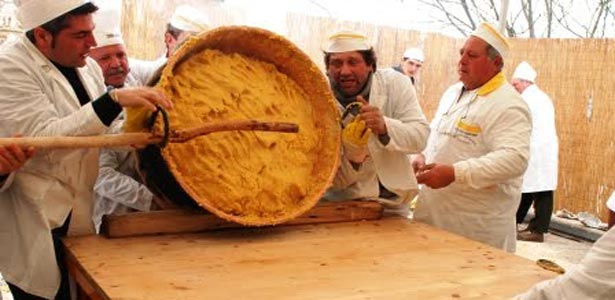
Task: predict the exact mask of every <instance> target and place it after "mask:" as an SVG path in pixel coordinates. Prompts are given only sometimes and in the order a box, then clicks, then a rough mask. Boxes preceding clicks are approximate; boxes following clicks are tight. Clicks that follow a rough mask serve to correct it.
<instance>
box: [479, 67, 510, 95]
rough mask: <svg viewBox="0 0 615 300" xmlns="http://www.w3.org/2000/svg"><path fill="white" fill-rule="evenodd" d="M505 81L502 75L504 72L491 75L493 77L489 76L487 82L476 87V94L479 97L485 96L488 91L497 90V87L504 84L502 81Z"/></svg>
mask: <svg viewBox="0 0 615 300" xmlns="http://www.w3.org/2000/svg"><path fill="white" fill-rule="evenodd" d="M506 82H507V81H506V77H504V73H502V72H500V73H498V74H496V75H495V76H493V78H491V79H490V80H489V81H487V83H485V84H483V86H481V87H480V88H479V89H478V91H477V92H476V94H477V95H478V96H481V97H482V96H486V95H488V94H489V93H491V92H493V91H495V90H497V89H498V88H499V87H501V86H502V85H504V83H506Z"/></svg>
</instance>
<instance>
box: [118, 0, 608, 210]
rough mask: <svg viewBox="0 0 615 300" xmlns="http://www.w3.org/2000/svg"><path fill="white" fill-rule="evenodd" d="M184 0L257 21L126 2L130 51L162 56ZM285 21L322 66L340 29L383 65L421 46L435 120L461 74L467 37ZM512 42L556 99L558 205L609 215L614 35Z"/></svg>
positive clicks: (515, 54)
mask: <svg viewBox="0 0 615 300" xmlns="http://www.w3.org/2000/svg"><path fill="white" fill-rule="evenodd" d="M181 3H189V4H191V5H193V6H194V7H196V8H197V9H200V10H201V11H202V12H203V13H204V14H205V15H207V16H208V17H209V20H210V22H211V23H212V25H213V26H223V25H237V24H250V25H258V24H254V23H253V22H252V23H251V22H250V21H249V20H248V18H247V15H248V14H247V12H246V11H244V10H242V9H240V8H229V7H226V6H224V5H223V4H220V3H219V2H217V1H196V0H193V1H180V0H168V1H163V0H147V1H146V0H124V1H123V12H124V14H123V20H122V28H123V32H124V39H125V40H126V44H127V47H128V49H129V53H130V55H131V56H133V57H137V58H142V59H154V58H156V57H158V56H159V55H161V53H162V51H163V49H164V44H163V33H164V30H165V26H166V22H167V20H168V19H169V18H170V16H171V14H172V13H173V9H174V7H175V6H176V5H178V4H181ZM285 19H286V20H285V29H282V30H280V29H276V30H278V33H280V34H282V35H285V36H286V37H287V38H289V39H290V40H292V41H293V42H294V43H296V44H297V45H298V46H299V47H300V48H301V49H303V50H304V51H305V52H306V53H307V54H308V55H309V56H310V57H311V58H312V59H313V60H314V62H315V63H316V64H317V65H318V66H320V67H321V68H324V66H323V62H322V50H321V49H322V45H324V44H325V41H326V38H327V36H328V35H329V34H330V33H332V32H334V31H337V30H339V29H354V30H360V31H362V32H364V33H366V34H367V35H368V36H370V37H371V38H372V39H373V42H374V46H375V49H376V53H377V54H378V66H379V67H381V68H384V67H390V66H393V65H396V64H397V63H398V61H399V59H400V56H401V53H403V51H404V50H405V49H406V48H407V47H414V46H420V47H422V48H423V49H424V51H425V54H426V62H425V64H424V67H423V70H422V71H421V72H422V73H421V77H420V80H419V86H418V96H419V100H420V102H421V105H422V107H423V110H424V111H425V114H426V115H427V117H428V118H430V119H431V117H432V116H433V114H434V113H435V110H436V108H437V104H438V101H439V99H440V96H441V95H442V93H443V92H444V90H445V89H446V88H447V87H448V86H449V85H450V84H452V83H454V82H455V81H456V80H457V76H456V74H455V69H456V62H457V58H458V56H459V55H458V50H459V48H460V47H461V46H462V45H463V39H455V38H450V37H447V36H443V35H440V34H434V33H421V32H417V31H412V30H406V29H398V28H391V27H383V26H377V25H374V24H367V23H360V22H348V21H339V20H333V19H329V18H318V17H310V16H303V15H298V14H289V15H287V16H286V18H285ZM280 31H283V32H280ZM511 45H512V50H511V51H510V54H509V56H508V57H507V58H506V60H505V63H506V66H505V73H506V74H507V76H508V77H509V78H510V76H511V75H512V72H513V71H514V68H515V67H516V66H517V64H518V63H519V62H521V61H523V60H526V61H528V62H529V63H530V64H531V65H532V66H533V67H534V68H535V69H536V70H537V71H538V78H537V85H538V86H539V87H540V88H541V89H542V90H544V91H545V92H546V93H547V94H548V95H549V96H551V98H552V100H553V101H554V105H555V112H556V122H557V131H558V136H559V142H560V145H559V146H560V153H559V184H558V189H557V191H556V194H555V209H561V208H566V209H568V210H570V211H572V212H575V213H578V212H581V211H587V212H590V213H593V214H595V215H598V216H600V217H601V219H602V220H603V221H605V220H606V218H607V210H606V207H605V203H606V201H607V199H608V197H609V196H610V194H611V192H612V191H613V189H614V188H615V168H613V167H612V165H611V162H612V160H614V159H615V145H614V140H615V139H614V138H615V136H614V135H615V133H614V132H615V130H614V129H615V117H614V116H613V115H614V113H615V101H613V100H614V99H613V98H615V97H614V96H613V95H614V94H615V91H614V87H615V76H613V75H612V72H613V70H614V69H615V40H608V39H600V40H584V39H531V40H530V39H512V40H511ZM589 112H591V114H589Z"/></svg>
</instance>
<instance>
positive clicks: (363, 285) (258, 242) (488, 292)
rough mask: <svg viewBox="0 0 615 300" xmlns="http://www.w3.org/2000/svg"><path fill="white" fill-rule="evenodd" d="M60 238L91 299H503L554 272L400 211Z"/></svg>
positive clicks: (551, 275)
mask: <svg viewBox="0 0 615 300" xmlns="http://www.w3.org/2000/svg"><path fill="white" fill-rule="evenodd" d="M65 245H66V248H67V251H68V265H69V270H70V272H71V273H72V274H73V276H75V277H76V279H77V282H78V285H79V286H80V288H81V289H83V291H84V292H85V294H86V295H88V296H89V297H90V298H92V299H122V300H128V299H135V300H136V299H144V300H157V299H161V300H162V299H164V300H174V299H186V300H188V299H189V300H197V299H212V300H218V299H253V300H259V299H263V300H265V299H266V300H272V299H284V300H289V299H292V300H299V299H305V300H323V299H336V300H339V299H383V300H395V299H404V300H408V299H508V298H509V297H511V296H513V295H515V294H517V293H520V292H523V291H525V290H527V289H528V288H529V287H530V286H532V285H533V284H535V283H537V282H539V281H542V280H545V279H549V278H552V277H555V276H556V274H555V273H552V272H549V271H546V270H543V269H541V268H540V267H538V266H537V265H536V264H535V263H534V262H532V261H530V260H527V259H525V258H522V257H519V256H516V255H512V254H509V253H506V252H504V251H501V250H498V249H494V248H491V247H489V246H486V245H483V244H480V243H478V242H474V241H471V240H468V239H465V238H463V237H459V236H457V235H454V234H451V233H448V232H445V231H442V230H439V229H435V228H433V227H431V226H427V225H424V224H421V223H416V222H412V221H410V220H407V219H403V218H398V217H388V218H384V219H382V220H376V221H358V222H345V223H334V224H318V225H300V226H287V227H285V226H279V227H268V228H249V229H248V228H243V229H230V230H220V231H212V232H203V233H192V234H172V235H159V236H145V237H130V238H120V239H107V238H104V237H100V236H86V237H77V238H68V239H66V240H65Z"/></svg>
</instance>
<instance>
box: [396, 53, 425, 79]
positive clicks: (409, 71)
mask: <svg viewBox="0 0 615 300" xmlns="http://www.w3.org/2000/svg"><path fill="white" fill-rule="evenodd" d="M422 66H423V63H422V62H420V61H418V60H414V59H411V58H406V59H405V60H403V61H402V62H401V68H402V70H403V71H404V74H406V75H407V76H410V77H417V76H418V75H419V71H420V70H421V67H422Z"/></svg>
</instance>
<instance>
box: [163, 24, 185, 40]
mask: <svg viewBox="0 0 615 300" xmlns="http://www.w3.org/2000/svg"><path fill="white" fill-rule="evenodd" d="M183 32H184V31H183V30H181V29H179V28H177V27H175V26H173V25H171V23H167V31H166V33H168V34H170V35H171V36H172V37H173V38H174V39H178V38H179V35H180V34H182V33H183Z"/></svg>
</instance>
